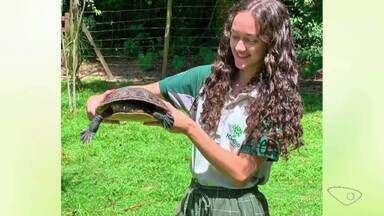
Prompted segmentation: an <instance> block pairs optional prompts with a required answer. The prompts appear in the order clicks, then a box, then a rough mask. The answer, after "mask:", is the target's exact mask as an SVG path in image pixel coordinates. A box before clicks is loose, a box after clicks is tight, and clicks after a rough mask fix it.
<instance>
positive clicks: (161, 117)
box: [152, 112, 174, 129]
mask: <svg viewBox="0 0 384 216" xmlns="http://www.w3.org/2000/svg"><path fill="white" fill-rule="evenodd" d="M152 115H153V116H154V117H155V118H156V119H157V121H159V122H160V123H161V125H162V126H163V127H164V128H165V129H171V128H173V123H174V120H173V117H172V115H171V114H169V113H166V114H162V113H159V112H154V113H153V114H152Z"/></svg>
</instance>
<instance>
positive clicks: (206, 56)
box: [197, 47, 215, 64]
mask: <svg viewBox="0 0 384 216" xmlns="http://www.w3.org/2000/svg"><path fill="white" fill-rule="evenodd" d="M197 55H198V56H199V58H200V59H201V60H203V63H204V64H211V63H212V62H213V60H214V59H215V52H213V51H212V49H210V48H208V47H200V48H199V52H198V54H197Z"/></svg>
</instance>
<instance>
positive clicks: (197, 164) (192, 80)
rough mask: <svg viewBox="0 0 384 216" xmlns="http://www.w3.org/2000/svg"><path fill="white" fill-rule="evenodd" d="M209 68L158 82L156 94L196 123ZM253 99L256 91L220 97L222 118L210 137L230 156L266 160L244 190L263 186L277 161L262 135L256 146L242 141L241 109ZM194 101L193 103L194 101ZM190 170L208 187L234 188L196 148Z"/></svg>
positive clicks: (195, 69)
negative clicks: (193, 105) (222, 100)
mask: <svg viewBox="0 0 384 216" xmlns="http://www.w3.org/2000/svg"><path fill="white" fill-rule="evenodd" d="M211 69H212V65H203V66H199V67H195V68H192V69H190V70H187V71H185V72H182V73H179V74H177V75H174V76H171V77H167V78H165V79H163V80H161V81H160V82H159V86H160V91H161V94H162V95H163V97H164V98H166V99H167V100H168V101H170V102H171V103H172V104H173V105H174V106H175V107H177V108H180V109H183V110H184V111H186V112H187V113H188V114H189V115H190V116H191V118H193V119H194V120H195V121H196V122H197V123H198V124H200V121H199V119H200V113H201V111H202V104H203V103H204V99H203V98H200V97H199V93H200V91H201V89H202V87H203V85H204V82H205V80H206V79H207V77H208V76H209V75H210V74H211ZM255 97H256V90H254V91H253V92H251V93H241V94H239V96H237V97H236V98H233V97H232V96H231V94H230V92H229V93H228V94H227V95H223V99H225V100H226V102H225V105H224V107H223V110H222V116H221V119H220V122H219V125H218V130H217V132H216V135H215V137H211V138H212V139H214V140H215V141H216V143H218V145H220V146H221V147H222V148H223V149H226V150H228V151H230V152H232V153H234V154H238V153H239V152H243V153H247V154H250V155H253V156H260V157H266V158H267V161H266V162H265V163H264V165H263V166H262V167H260V169H258V171H257V173H256V174H255V179H253V180H251V182H250V183H249V184H248V185H246V186H245V187H251V186H253V185H254V184H265V183H266V182H267V180H268V177H269V171H270V167H271V163H272V162H273V161H277V160H278V158H279V150H278V149H275V150H268V149H267V148H266V146H267V143H268V140H267V137H266V136H263V137H262V138H261V139H260V140H259V141H258V142H257V145H253V142H254V141H253V140H245V133H244V130H245V127H246V118H247V116H248V114H247V113H246V111H245V108H244V107H245V106H246V105H247V104H248V102H249V100H250V99H252V98H255ZM195 100H196V101H195ZM193 102H196V103H197V107H195V110H192V109H191V108H192V104H193ZM191 171H192V174H193V176H194V177H196V178H197V179H198V180H199V182H200V183H202V184H204V185H210V186H222V187H228V188H236V187H235V186H234V185H232V183H231V182H230V181H229V180H228V179H227V177H224V176H222V175H221V173H220V172H219V171H217V170H216V169H215V168H214V167H213V166H212V165H211V164H210V163H209V161H207V160H206V159H205V158H204V156H203V155H202V154H201V153H200V152H199V150H198V149H197V148H195V147H194V148H193V151H192V164H191Z"/></svg>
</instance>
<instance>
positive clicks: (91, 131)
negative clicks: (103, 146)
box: [80, 115, 103, 144]
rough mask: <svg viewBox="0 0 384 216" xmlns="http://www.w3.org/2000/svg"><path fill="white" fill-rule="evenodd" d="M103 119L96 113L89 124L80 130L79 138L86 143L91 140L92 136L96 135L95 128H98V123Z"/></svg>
mask: <svg viewBox="0 0 384 216" xmlns="http://www.w3.org/2000/svg"><path fill="white" fill-rule="evenodd" d="M102 121H103V117H102V116H100V115H96V116H95V117H94V118H93V119H92V122H91V123H90V124H89V126H88V127H87V128H86V129H84V130H83V131H81V133H80V139H81V141H82V142H83V143H85V144H88V143H90V142H91V140H92V138H93V137H94V136H95V135H96V132H97V130H98V129H99V125H100V123H101V122H102Z"/></svg>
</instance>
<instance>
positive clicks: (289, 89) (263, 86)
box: [87, 0, 303, 216]
mask: <svg viewBox="0 0 384 216" xmlns="http://www.w3.org/2000/svg"><path fill="white" fill-rule="evenodd" d="M290 31H291V30H290V23H289V17H288V12H287V9H286V7H285V6H284V5H283V4H282V3H281V2H279V1H278V0H248V1H240V2H239V3H238V4H237V5H235V6H234V7H233V8H232V9H231V11H230V14H229V18H228V21H227V23H226V25H225V28H224V34H223V36H222V39H221V42H220V44H219V47H218V52H217V57H216V60H215V62H214V63H213V64H212V65H205V66H199V67H196V68H192V69H190V70H188V71H185V72H183V73H180V74H177V75H175V76H171V77H168V78H166V79H164V80H161V81H160V82H156V83H152V84H149V85H144V86H141V87H142V88H146V89H147V90H149V91H151V92H152V93H154V94H156V95H158V96H160V97H162V98H163V99H165V101H166V104H167V106H168V109H169V111H170V113H171V114H172V116H173V118H174V120H175V122H174V128H173V129H172V130H173V131H175V132H180V133H184V134H185V135H187V136H188V137H189V138H190V139H191V140H192V142H193V143H194V147H193V150H192V162H191V172H192V176H193V179H192V182H191V185H190V186H189V188H188V189H187V192H186V194H185V196H184V198H183V200H182V202H181V204H180V207H179V208H178V209H177V211H176V215H220V216H223V215H268V214H269V213H268V205H267V202H266V199H265V197H264V195H263V194H262V193H261V192H260V191H259V190H258V185H261V184H265V183H266V182H267V180H268V177H269V172H270V168H271V164H272V163H273V162H274V161H277V160H278V158H279V156H280V155H283V156H284V157H285V158H287V157H288V154H289V149H291V148H297V147H299V146H301V145H302V140H301V136H302V128H301V125H300V119H301V117H302V111H303V107H302V102H301V98H300V95H299V92H298V87H297V77H298V70H297V64H296V59H295V54H294V50H293V42H292V39H291V34H290ZM110 92H111V90H109V91H106V92H105V93H103V94H101V95H95V96H92V97H90V98H89V100H88V102H87V111H88V114H89V115H90V116H92V115H94V114H95V108H96V107H97V106H98V104H100V102H101V101H102V100H103V99H104V98H105V96H106V95H108V94H109V93H110ZM175 107H177V108H179V109H184V111H186V112H187V114H185V112H182V111H180V110H179V109H176V108H175ZM188 114H189V115H188ZM150 124H152V123H147V125H150Z"/></svg>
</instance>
